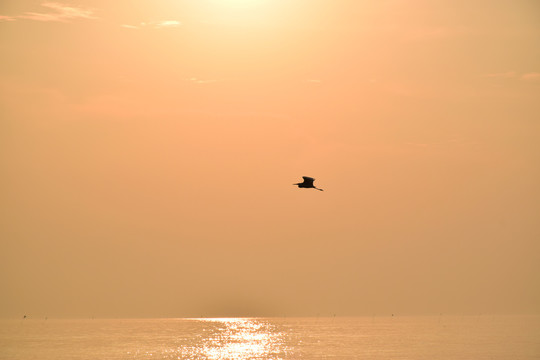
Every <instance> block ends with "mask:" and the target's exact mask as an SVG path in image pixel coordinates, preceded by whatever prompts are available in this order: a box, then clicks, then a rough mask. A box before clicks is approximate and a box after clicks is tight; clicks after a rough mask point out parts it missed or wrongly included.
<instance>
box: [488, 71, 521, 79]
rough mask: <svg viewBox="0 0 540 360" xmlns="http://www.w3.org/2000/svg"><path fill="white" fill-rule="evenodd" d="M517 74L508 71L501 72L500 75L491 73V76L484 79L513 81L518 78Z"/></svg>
mask: <svg viewBox="0 0 540 360" xmlns="http://www.w3.org/2000/svg"><path fill="white" fill-rule="evenodd" d="M516 75H517V73H516V72H515V71H513V70H511V71H506V72H500V73H490V74H484V77H488V78H500V79H511V78H514V77H516Z"/></svg>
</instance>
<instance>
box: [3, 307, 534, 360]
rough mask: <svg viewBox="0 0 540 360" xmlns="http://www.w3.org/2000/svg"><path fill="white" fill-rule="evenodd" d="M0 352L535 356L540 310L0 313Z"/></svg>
mask: <svg viewBox="0 0 540 360" xmlns="http://www.w3.org/2000/svg"><path fill="white" fill-rule="evenodd" d="M0 359H2V360H4V359H6V360H8V359H9V360H64V359H65V360H68V359H69V360H83V359H84V360H86V359H88V360H96V359H110V360H115V359H137V360H142V359H147V360H150V359H152V360H154V359H239V360H242V359H363V360H366V359H380V360H388V359H395V360H397V359H414V360H436V359H439V360H461V359H463V360H465V359H466V360H538V359H540V316H490V315H478V316H444V315H438V316H372V317H328V318H324V317H321V318H213V319H210V318H201V319H84V320H65V319H64V320H58V319H19V320H0Z"/></svg>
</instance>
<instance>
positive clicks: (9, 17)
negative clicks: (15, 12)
mask: <svg viewBox="0 0 540 360" xmlns="http://www.w3.org/2000/svg"><path fill="white" fill-rule="evenodd" d="M2 21H15V18H14V17H12V16H4V15H0V22H2Z"/></svg>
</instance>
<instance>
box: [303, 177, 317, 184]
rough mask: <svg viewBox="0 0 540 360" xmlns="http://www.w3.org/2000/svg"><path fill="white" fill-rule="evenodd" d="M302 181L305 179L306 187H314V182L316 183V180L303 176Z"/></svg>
mask: <svg viewBox="0 0 540 360" xmlns="http://www.w3.org/2000/svg"><path fill="white" fill-rule="evenodd" d="M302 179H304V184H306V185H313V182H314V181H315V179H314V178H312V177H309V176H302Z"/></svg>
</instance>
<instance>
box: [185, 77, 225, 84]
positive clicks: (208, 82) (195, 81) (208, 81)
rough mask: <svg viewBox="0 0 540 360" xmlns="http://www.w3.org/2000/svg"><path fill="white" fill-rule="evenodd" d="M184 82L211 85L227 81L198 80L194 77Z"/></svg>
mask: <svg viewBox="0 0 540 360" xmlns="http://www.w3.org/2000/svg"><path fill="white" fill-rule="evenodd" d="M186 80H187V81H191V82H192V83H195V84H213V83H217V82H222V81H226V80H227V79H199V78H196V77H192V78H189V79H186Z"/></svg>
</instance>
